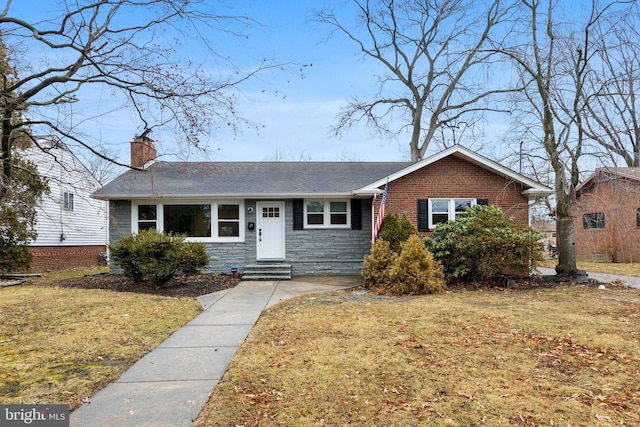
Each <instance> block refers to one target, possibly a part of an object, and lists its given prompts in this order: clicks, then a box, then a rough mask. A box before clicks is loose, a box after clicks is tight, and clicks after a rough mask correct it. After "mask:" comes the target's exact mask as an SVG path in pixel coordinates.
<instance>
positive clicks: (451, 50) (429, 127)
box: [315, 0, 512, 161]
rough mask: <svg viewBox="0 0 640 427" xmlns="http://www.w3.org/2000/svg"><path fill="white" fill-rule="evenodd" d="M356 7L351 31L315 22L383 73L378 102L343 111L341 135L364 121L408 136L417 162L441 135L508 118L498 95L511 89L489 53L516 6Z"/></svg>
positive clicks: (367, 1) (369, 3) (428, 1)
mask: <svg viewBox="0 0 640 427" xmlns="http://www.w3.org/2000/svg"><path fill="white" fill-rule="evenodd" d="M353 3H354V4H355V7H356V10H357V23H356V24H354V25H353V26H350V25H348V24H347V23H346V22H350V21H349V19H347V18H345V19H344V20H343V19H342V18H341V17H340V16H339V15H338V13H337V12H336V11H334V10H328V9H325V10H320V11H317V12H316V14H315V20H316V21H318V22H320V23H322V24H326V25H327V26H328V27H329V28H331V30H332V31H331V33H332V34H334V33H338V34H342V35H343V36H346V37H347V38H348V39H349V40H350V41H351V42H353V43H354V44H355V45H356V46H357V47H358V49H359V50H360V53H361V54H362V55H363V56H364V57H365V58H370V59H373V60H374V61H373V62H374V63H375V64H377V65H382V68H383V70H384V71H385V73H384V74H383V75H381V76H379V80H378V85H377V88H378V93H377V95H375V96H374V97H373V98H372V99H354V100H353V102H351V103H350V104H348V105H347V106H345V107H344V108H343V110H342V112H341V113H340V114H339V116H338V122H337V125H336V126H335V128H334V131H335V132H336V134H340V133H341V132H342V131H344V130H346V129H348V128H350V127H351V126H354V125H356V124H358V123H360V122H362V121H364V122H366V123H367V124H369V125H370V126H372V128H373V129H375V131H377V132H379V133H382V134H386V135H390V136H398V135H400V134H402V133H405V132H406V133H408V134H409V135H410V140H409V147H410V151H411V159H412V160H413V161H418V160H420V159H422V158H423V156H424V155H425V152H426V151H427V148H428V147H429V144H430V143H431V142H432V140H434V138H437V137H438V136H439V135H440V130H442V129H457V128H458V127H459V125H460V123H461V122H462V121H465V122H466V123H474V122H476V121H477V120H478V116H480V115H481V114H482V113H483V112H485V111H489V110H494V111H502V110H501V109H500V108H499V107H498V104H497V101H496V99H494V96H495V95H498V94H504V93H507V92H510V91H511V90H510V89H509V88H507V87H506V80H504V79H503V76H502V74H501V73H502V69H501V68H500V67H495V65H496V63H497V62H498V58H497V57H496V56H495V52H494V51H493V50H489V49H488V46H489V44H490V41H491V38H492V37H493V36H496V37H498V35H499V34H500V33H499V31H500V25H501V24H502V23H503V22H505V21H506V20H508V19H510V18H511V11H512V8H511V7H510V6H509V7H503V5H502V3H503V2H501V1H499V0H493V1H490V2H488V3H487V2H484V1H480V2H479V1H469V0H444V1H433V0H425V1H420V2H416V1H410V0H382V1H374V0H356V1H354V2H353ZM349 18H353V17H349ZM494 33H495V34H494ZM500 37H504V34H502V35H500ZM494 43H496V44H500V43H501V42H500V41H499V40H494ZM492 67H494V68H492ZM492 70H493V71H492ZM496 70H500V71H498V72H497V73H496ZM490 101H492V102H490Z"/></svg>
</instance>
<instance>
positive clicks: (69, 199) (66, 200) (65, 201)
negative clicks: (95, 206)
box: [62, 191, 75, 211]
mask: <svg viewBox="0 0 640 427" xmlns="http://www.w3.org/2000/svg"><path fill="white" fill-rule="evenodd" d="M74 199H75V197H74V196H73V193H72V192H71V191H63V192H62V208H63V209H64V210H66V211H72V210H73V208H74V204H75V200H74Z"/></svg>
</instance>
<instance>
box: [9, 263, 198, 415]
mask: <svg viewBox="0 0 640 427" xmlns="http://www.w3.org/2000/svg"><path fill="white" fill-rule="evenodd" d="M80 274H81V272H79V271H78V272H71V273H69V272H64V273H53V274H47V275H45V277H43V278H41V279H38V281H39V282H40V283H42V282H45V281H48V280H55V279H56V278H60V277H73V276H77V275H80ZM199 310H200V306H199V304H198V302H197V301H195V300H193V299H184V298H169V297H159V296H153V295H145V294H135V293H116V292H111V291H103V290H83V289H61V288H55V287H36V286H31V285H21V286H17V287H10V288H2V289H0V319H2V321H1V322H0V403H3V404H6V403H30V404H35V403H49V404H55V403H63V404H69V405H70V406H71V408H72V409H73V408H75V407H77V406H78V405H79V404H81V403H82V401H83V399H85V398H87V397H88V396H91V395H92V394H93V393H95V392H96V391H97V390H99V389H100V388H102V387H104V386H105V385H106V384H108V383H109V382H111V381H113V380H114V379H116V378H117V377H118V376H119V375H120V374H121V373H122V372H124V371H125V370H126V369H127V368H128V367H129V366H131V365H132V364H133V363H134V362H135V361H136V360H138V359H139V358H140V357H142V356H143V355H144V354H145V353H147V352H149V351H150V350H151V349H153V348H154V347H156V346H157V345H158V344H159V343H160V342H162V341H163V340H164V339H165V338H167V337H168V336H169V335H170V334H171V333H172V332H173V331H175V330H177V329H178V328H179V327H180V326H182V325H183V324H184V323H186V322H187V321H189V320H191V319H192V318H193V317H194V316H195V315H196V314H197V313H198V312H199Z"/></svg>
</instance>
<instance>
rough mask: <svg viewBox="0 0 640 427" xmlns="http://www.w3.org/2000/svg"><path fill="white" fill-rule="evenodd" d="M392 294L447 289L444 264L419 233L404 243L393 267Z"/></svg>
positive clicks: (420, 292)
mask: <svg viewBox="0 0 640 427" xmlns="http://www.w3.org/2000/svg"><path fill="white" fill-rule="evenodd" d="M391 277H392V278H393V286H392V287H391V289H390V293H392V294H396V295H399V294H414V295H419V294H432V293H435V292H441V291H443V290H444V289H445V281H444V273H443V271H442V266H441V265H440V263H438V262H437V261H436V260H435V259H434V258H433V255H432V254H431V252H429V250H428V249H427V248H426V247H425V246H424V243H423V242H422V240H421V239H420V238H419V237H418V236H417V235H415V234H414V235H412V236H411V237H409V239H408V240H407V241H406V242H404V243H403V244H402V249H401V252H400V256H399V257H398V259H397V260H396V262H395V263H394V264H393V266H392V267H391Z"/></svg>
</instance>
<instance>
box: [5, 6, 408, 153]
mask: <svg viewBox="0 0 640 427" xmlns="http://www.w3.org/2000/svg"><path fill="white" fill-rule="evenodd" d="M323 3H324V2H321V1H313V2H308V1H296V0H236V1H234V2H231V3H230V4H232V5H233V6H234V7H235V9H233V10H225V11H224V12H226V13H229V14H232V15H247V16H249V17H251V18H253V19H255V20H256V21H257V22H259V23H260V24H261V27H260V28H256V29H252V30H251V31H249V32H248V33H247V35H248V38H247V39H246V41H245V42H244V43H243V44H242V45H241V46H239V45H233V46H231V47H230V51H229V52H228V53H229V54H230V55H231V59H232V61H233V62H236V63H238V64H251V63H252V62H253V63H254V64H255V63H256V62H257V61H258V60H259V59H262V58H274V60H275V61H278V62H290V63H292V64H312V65H311V66H307V67H304V69H303V70H302V73H303V75H304V77H302V76H301V75H300V73H295V72H279V71H271V72H267V73H264V74H263V75H262V76H261V78H262V80H261V81H254V82H252V83H250V84H247V85H243V86H242V87H241V89H242V94H243V96H242V97H241V98H240V99H239V108H238V111H239V114H240V115H241V116H242V117H244V118H246V119H248V120H250V121H251V122H254V123H256V124H258V125H260V126H261V130H260V131H259V132H256V131H254V130H251V129H247V130H246V131H244V132H242V133H240V134H233V133H232V132H230V131H229V132H225V131H222V132H219V131H215V132H212V133H211V134H210V135H204V136H203V139H204V140H205V141H207V142H208V149H207V152H206V153H204V154H203V153H200V152H191V153H189V152H187V151H186V150H184V147H183V146H179V145H176V144H175V141H174V140H173V139H174V136H173V134H171V133H158V132H154V133H152V134H151V135H150V137H151V138H152V139H154V140H155V141H156V145H157V146H158V151H159V153H160V154H161V156H162V157H161V158H162V159H163V160H174V159H181V160H216V161H264V160H275V159H278V160H315V161H340V160H357V161H396V160H408V158H409V156H408V149H407V147H406V146H407V143H406V142H405V141H388V140H385V141H383V140H380V139H378V138H376V137H375V135H372V134H371V133H370V132H369V130H368V129H367V128H366V127H364V126H361V127H359V128H357V129H353V130H350V131H349V132H347V133H346V134H344V135H343V136H342V137H341V138H336V137H331V136H330V135H329V129H330V127H331V125H332V124H334V123H335V117H336V115H337V113H338V112H339V109H340V107H341V106H342V105H344V104H345V103H346V101H347V100H349V99H350V98H351V97H352V96H353V95H356V94H358V95H364V94H368V93H370V92H371V91H372V90H375V78H374V76H373V69H374V67H376V66H378V65H377V64H375V63H373V62H371V61H363V58H362V57H361V56H360V55H358V53H357V50H356V47H355V45H353V44H350V43H349V42H348V41H347V40H346V39H344V38H341V37H334V38H332V39H330V40H329V41H327V42H325V41H324V40H325V39H326V37H327V35H328V32H329V29H328V28H327V27H322V26H320V25H319V24H317V23H312V22H309V17H310V15H311V12H312V11H311V7H312V6H313V7H320V6H321V5H322V4H323ZM211 4H214V3H211ZM343 4H344V3H343V2H342V1H341V0H333V6H337V7H342V5H343ZM51 8H57V2H53V1H51V0H29V1H26V0H17V1H14V2H13V3H12V6H11V13H12V14H14V15H17V16H24V17H28V18H26V19H28V20H33V19H36V18H40V17H41V16H42V17H44V16H46V11H48V10H50V9H51ZM34 11H35V13H34ZM38 11H39V12H38ZM40 14H42V15H40ZM214 40H216V41H217V40H219V38H217V37H216V38H215V39H214ZM221 44H223V45H225V43H224V42H223V43H221ZM29 53H30V54H31V56H32V57H33V58H29V59H30V60H31V59H32V60H34V61H36V60H39V59H40V58H38V56H39V53H38V52H35V51H30V52H29ZM226 53H227V52H226ZM180 55H181V56H184V57H188V56H193V57H194V58H196V62H197V61H198V60H199V59H200V58H202V52H200V51H197V50H195V51H189V50H185V51H183V52H181V53H180ZM249 66H250V65H249ZM291 68H292V69H293V70H296V69H298V68H299V67H298V65H292V66H291ZM264 89H266V90H264ZM82 96H83V98H82V102H80V103H78V104H77V105H74V106H73V107H72V108H73V114H72V115H70V116H69V120H73V121H74V124H77V126H78V129H81V130H82V132H83V134H84V137H85V138H86V139H87V140H88V141H90V142H91V143H92V144H94V145H101V146H104V147H106V148H107V150H109V152H110V153H111V154H112V155H115V157H117V158H118V160H120V161H123V162H125V163H126V162H128V157H129V142H130V141H131V140H132V139H133V136H134V135H136V134H140V133H141V132H142V131H143V130H144V128H143V127H142V124H141V123H140V122H139V121H136V117H135V116H134V115H133V114H132V113H131V112H130V111H127V110H126V109H124V108H120V109H119V110H118V111H116V112H115V113H111V114H103V115H99V116H98V117H96V111H101V112H103V111H108V110H110V109H112V108H114V107H115V108H119V107H122V104H120V105H118V104H114V101H113V98H112V97H111V95H110V93H109V92H107V91H101V92H100V91H91V92H84V94H83V95H82Z"/></svg>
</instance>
